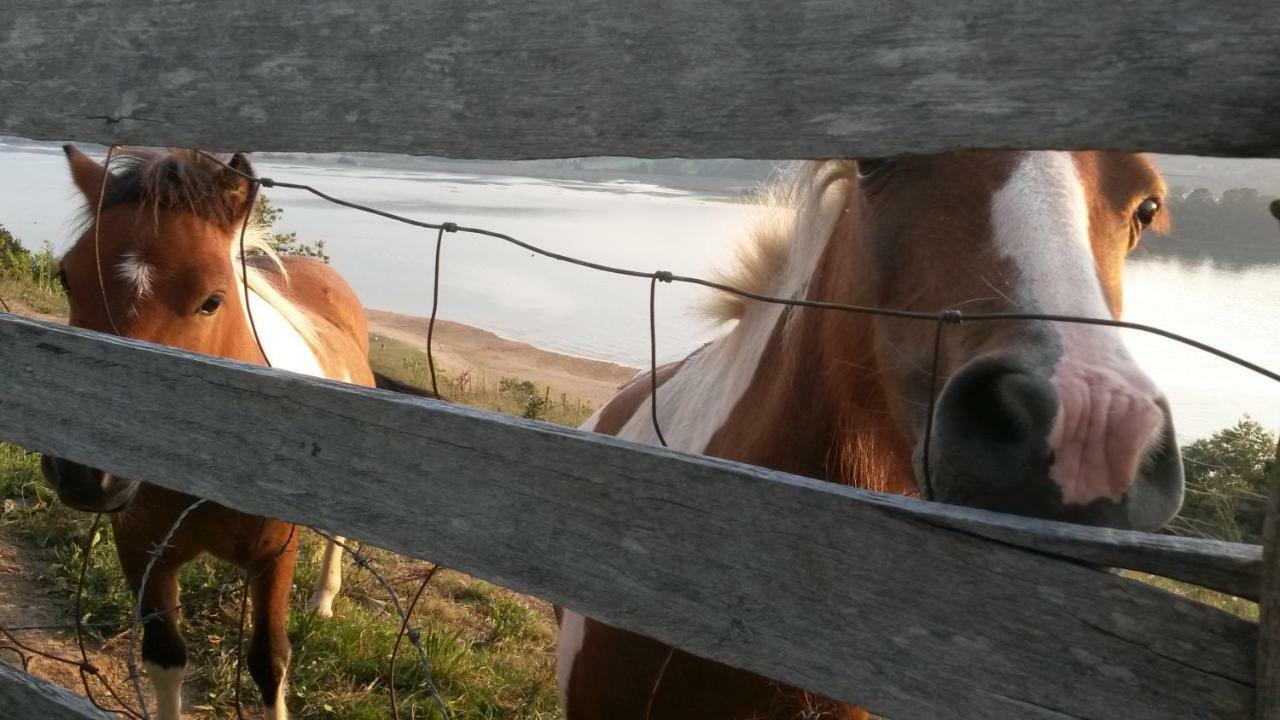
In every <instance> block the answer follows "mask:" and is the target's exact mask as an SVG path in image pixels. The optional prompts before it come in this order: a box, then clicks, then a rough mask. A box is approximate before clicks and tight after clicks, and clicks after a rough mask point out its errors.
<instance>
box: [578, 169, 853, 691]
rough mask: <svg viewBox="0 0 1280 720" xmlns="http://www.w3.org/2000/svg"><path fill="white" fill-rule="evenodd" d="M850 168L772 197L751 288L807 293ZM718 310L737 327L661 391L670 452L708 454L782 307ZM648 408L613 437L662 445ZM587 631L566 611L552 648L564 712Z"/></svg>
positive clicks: (807, 174) (586, 426) (810, 174)
mask: <svg viewBox="0 0 1280 720" xmlns="http://www.w3.org/2000/svg"><path fill="white" fill-rule="evenodd" d="M852 167H853V166H852V164H848V163H807V164H805V165H804V166H803V167H802V168H801V170H800V171H799V172H797V173H796V175H795V177H794V178H793V179H792V180H791V183H792V184H791V186H790V187H789V188H786V189H785V193H778V194H776V195H774V197H786V198H787V202H786V203H783V204H779V205H777V206H775V207H771V208H769V210H768V212H767V214H766V216H765V217H764V218H763V219H762V220H761V222H762V223H766V224H767V229H766V230H763V231H762V230H761V228H760V227H759V226H757V228H756V233H755V234H754V238H753V241H754V242H764V243H771V242H774V241H776V240H777V238H771V237H766V236H765V235H763V234H762V232H764V233H767V232H780V233H785V235H786V237H785V238H784V241H785V243H786V253H785V259H784V261H785V264H784V265H783V266H782V267H768V266H766V264H765V263H763V262H760V261H761V260H764V259H766V258H768V257H772V258H779V256H780V255H782V253H779V252H776V251H770V252H767V253H762V254H761V255H759V256H758V257H757V256H753V257H755V258H756V259H755V260H753V261H752V262H750V263H748V267H747V268H746V271H747V272H750V273H752V274H753V278H752V282H754V283H757V284H758V286H759V290H760V291H761V292H766V293H769V294H773V295H781V296H783V297H793V298H794V297H801V296H803V295H804V293H805V291H806V290H807V289H808V286H809V282H810V279H811V278H812V277H813V275H814V273H815V272H816V270H817V264H818V261H819V260H820V259H821V257H822V254H823V251H824V250H825V249H826V247H827V241H828V240H829V239H830V237H831V233H832V231H833V230H834V228H835V225H836V222H837V221H838V220H839V218H840V215H841V213H842V211H843V210H844V207H845V203H846V197H847V194H848V191H849V186H848V185H847V184H846V183H847V182H851V181H852V173H851V170H852ZM782 212H786V213H788V214H789V218H790V219H789V220H788V221H784V219H783V218H781V217H780V216H779V215H778V213H782ZM774 250H776V247H775V248H774ZM721 307H722V310H723V312H720V313H717V314H718V315H719V316H720V317H721V318H722V319H724V320H729V319H733V318H737V324H736V325H735V326H734V327H733V329H732V330H730V331H729V332H728V333H726V334H725V335H723V336H721V337H720V338H717V339H716V340H714V341H712V342H711V343H710V344H708V345H706V346H704V347H703V348H702V349H701V350H699V351H698V352H696V353H694V355H692V356H691V357H689V358H687V359H686V360H685V363H684V365H683V366H682V367H681V368H680V370H679V372H677V373H676V374H675V375H674V376H673V377H671V378H670V379H668V380H667V382H665V383H664V384H663V385H662V387H661V388H659V389H658V420H659V422H660V423H661V425H662V433H663V436H664V437H665V438H666V439H667V443H668V444H669V445H670V446H671V447H673V448H677V449H681V450H686V451H690V452H702V451H703V450H705V448H706V447H707V445H708V444H709V443H710V442H711V438H712V437H713V436H714V435H715V433H716V431H718V430H719V429H720V428H721V427H722V426H723V425H724V423H725V422H726V421H727V420H728V418H729V415H730V413H732V412H733V408H734V407H735V406H736V405H737V404H738V402H739V401H740V400H741V398H742V396H743V394H745V393H746V391H747V388H748V387H749V386H750V383H751V379H752V377H753V376H754V375H755V371H756V368H757V366H758V365H759V364H760V359H761V357H762V356H763V355H764V352H765V350H766V349H767V348H768V344H769V341H770V339H771V338H772V337H773V332H774V329H775V328H776V327H777V326H778V323H779V322H780V321H781V318H782V311H783V308H782V307H781V306H779V305H773V304H765V303H758V302H752V303H746V304H741V305H737V304H725V305H722V306H721ZM637 377H639V376H637ZM637 381H639V380H638V379H633V380H632V382H637ZM606 405H607V403H606ZM650 407H651V401H650V399H648V398H646V399H645V400H644V402H643V403H641V404H640V405H639V406H638V407H637V408H636V410H635V413H634V414H633V415H632V416H631V418H630V419H629V420H628V421H627V423H626V424H625V425H624V426H623V427H622V429H621V430H620V431H619V432H618V434H617V435H618V437H622V438H627V439H630V440H636V441H639V442H643V443H648V444H651V445H657V444H659V442H658V436H657V434H656V433H655V432H654V430H653V422H652V420H651V413H652V410H651V409H650ZM604 408H605V405H602V406H601V407H600V408H599V409H597V410H596V412H595V414H594V415H592V416H591V417H590V418H589V419H588V420H587V421H586V422H585V423H583V424H582V426H581V429H583V430H593V429H595V426H596V423H597V422H598V421H599V418H600V414H601V413H602V412H603V411H604ZM586 631H587V619H586V618H585V617H583V616H582V615H579V614H578V613H575V612H573V611H572V610H569V609H568V608H565V609H564V612H563V615H562V616H561V619H560V633H559V641H558V646H557V650H556V683H557V685H558V687H559V690H560V701H561V707H566V708H567V707H568V704H567V703H568V696H569V681H570V678H571V676H572V674H573V667H574V663H576V662H577V658H578V655H579V653H581V651H582V644H583V642H584V639H585V637H586Z"/></svg>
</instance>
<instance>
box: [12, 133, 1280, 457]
mask: <svg viewBox="0 0 1280 720" xmlns="http://www.w3.org/2000/svg"><path fill="white" fill-rule="evenodd" d="M258 167H259V170H260V172H261V173H262V174H264V175H273V176H275V177H278V178H280V179H288V180H292V181H295V182H304V183H311V184H314V185H316V186H317V187H319V188H320V189H322V190H325V191H326V192H329V193H330V194H333V195H337V196H340V197H343V198H345V199H350V200H354V201H357V202H363V203H367V204H370V205H374V206H376V207H380V208H385V209H388V210H394V211H396V212H401V213H404V214H409V215H412V216H413V217H417V218H420V219H423V220H430V221H437V222H439V221H446V220H451V221H454V222H458V223H459V224H464V225H472V226H477V227H483V228H486V229H490V230H496V231H500V232H504V233H508V234H511V235H514V236H516V237H519V238H520V239H522V240H525V241H528V242H531V243H534V244H537V245H540V246H543V247H546V248H548V249H550V250H554V251H557V252H561V253H565V254H568V255H573V256H576V257H581V258H585V259H590V260H594V261H597V262H602V263H608V264H614V265H621V266H625V267H631V268H637V269H642V270H657V269H665V270H671V271H674V272H677V273H681V274H688V275H695V276H706V275H708V274H710V272H711V271H712V270H713V269H714V268H715V267H717V266H719V265H720V264H721V263H722V262H723V261H724V259H725V258H727V257H728V256H729V253H730V252H731V249H732V247H733V246H734V244H735V243H736V242H737V239H738V238H739V237H740V236H741V234H742V230H743V228H744V227H745V226H746V224H747V222H748V221H749V219H750V216H751V209H750V207H748V206H746V205H742V204H738V203H736V202H732V201H729V199H728V198H726V197H723V196H719V197H717V196H711V195H702V194H696V193H691V192H686V191H682V190H674V189H670V188H663V187H660V186H657V185H652V184H644V183H632V182H624V181H616V182H610V183H598V182H582V181H572V180H555V181H551V180H539V179H532V178H515V177H502V176H485V175H477V174H465V173H458V174H454V173H438V172H401V171H387V170H378V169H370V168H353V167H346V166H337V165H312V164H274V163H266V162H260V163H258ZM270 197H271V199H272V201H273V202H275V203H276V204H277V205H279V206H280V207H282V208H283V209H284V210H285V215H284V218H283V220H282V222H281V224H280V226H279V228H278V229H279V230H280V231H284V232H288V231H296V232H297V233H298V235H299V237H300V238H302V239H303V240H306V241H314V240H319V239H324V240H326V241H327V243H328V250H329V253H330V254H331V255H332V257H333V264H334V265H335V267H337V269H338V270H339V271H340V272H342V274H343V275H344V276H345V277H346V278H347V279H348V280H349V281H350V282H351V284H352V285H353V286H354V287H355V289H356V291H357V293H359V294H360V296H361V297H362V298H363V300H364V301H365V304H366V305H368V306H369V307H374V308H380V309H386V310H393V311H396V312H402V313H408V314H414V315H425V314H427V313H428V312H429V309H430V298H431V258H432V251H433V246H434V241H435V234H434V233H433V232H431V231H427V230H422V229H418V228H412V227H409V226H406V225H402V224H400V223H396V222H393V221H390V220H385V219H382V218H377V217H373V216H370V215H365V214H361V213H359V212H356V211H353V210H349V209H346V208H341V207H337V206H334V205H331V204H329V203H327V202H324V201H322V200H320V199H319V198H316V197H313V196H311V195H308V194H305V193H302V192H298V191H289V190H284V189H278V190H272V191H271V192H270ZM78 202H79V201H78V199H77V197H76V195H75V193H74V191H73V189H72V187H71V184H70V181H69V179H68V176H67V172H66V169H65V160H64V159H63V156H62V153H61V152H60V151H58V150H57V149H56V148H35V149H32V148H22V149H21V150H10V151H5V149H4V148H3V147H2V146H0V223H3V224H4V225H6V226H8V227H9V228H10V229H11V230H13V232H14V233H15V234H16V235H17V236H18V237H19V238H21V239H22V240H23V241H24V242H26V243H27V245H28V246H38V245H39V244H40V243H41V242H43V241H46V240H47V241H49V242H51V243H53V245H54V246H55V247H56V248H58V249H64V248H65V247H66V246H67V244H68V243H69V241H70V229H71V224H72V220H73V218H74V215H75V212H76V209H77V207H78ZM443 263H444V264H443V272H442V281H441V291H440V314H441V316H442V317H445V318H449V319H452V320H457V321H459V322H464V323H468V324H471V325H475V326H478V327H482V328H485V329H488V330H492V331H494V332H497V333H498V334H500V335H503V336H505V337H509V338H512V339H516V340H522V341H525V342H530V343H533V344H535V345H539V346H541V347H545V348H548V349H552V350H557V351H560V352H565V353H571V354H576V355H584V356H589V357H596V358H602V359H607V360H614V361H619V362H624V363H627V364H631V365H636V366H639V365H643V364H645V363H647V360H648V351H649V350H648V347H649V346H648V312H647V307H648V306H647V302H648V281H647V280H643V279H636V278H623V277H616V276H610V275H605V274H602V273H599V272H596V271H592V270H588V269H585V268H579V267H573V266H569V265H565V264H563V263H558V262H555V261H551V260H548V259H545V258H541V257H538V256H534V255H532V254H531V253H528V252H526V251H523V250H520V249H518V248H515V247H512V246H510V245H507V244H505V243H502V242H501V241H498V240H494V239H490V238H483V237H476V236H469V235H446V236H445V248H444V253H443ZM1278 281H1280V267H1277V266H1264V267H1256V268H1253V269H1249V270H1244V271H1240V272H1233V271H1227V270H1223V269H1219V268H1215V267H1213V266H1211V265H1207V264H1205V265H1190V266H1189V265H1184V264H1179V263H1178V262H1176V261H1170V260H1155V259H1150V258H1146V259H1139V260H1137V261H1135V262H1131V263H1130V265H1129V268H1128V270H1127V272H1126V313H1127V319H1130V320H1134V321H1136V322H1143V323H1149V324H1153V325H1157V326H1160V327H1164V328H1167V329H1169V330H1173V331H1175V332H1179V333H1182V334H1186V335H1190V336H1192V337H1195V338H1197V339H1200V340H1203V341H1206V342H1209V343H1211V344H1214V345H1218V346H1221V347H1222V348H1224V349H1226V350H1228V351H1230V352H1234V353H1237V354H1240V355H1243V356H1245V357H1246V358H1248V359H1250V360H1253V361H1255V362H1258V363H1260V364H1263V365H1280V329H1278V326H1277V323H1276V322H1274V318H1275V315H1276V310H1277V309H1278V308H1280V304H1278V303H1277V299H1278V298H1280V296H1278V295H1277V289H1278V288H1280V282H1278ZM700 292H701V291H699V290H696V289H693V288H689V287H684V286H670V285H662V286H659V295H658V314H657V318H658V336H659V354H660V356H661V357H665V358H672V357H676V356H679V355H682V354H684V353H686V352H688V351H689V350H691V349H693V348H694V347H696V346H697V345H699V344H700V343H702V342H704V341H705V340H707V339H709V338H710V337H711V336H712V335H714V333H715V332H716V331H715V329H714V328H712V327H710V326H709V325H708V324H707V323H706V322H705V321H704V320H702V319H700V318H699V317H698V316H697V313H696V312H695V311H694V310H693V308H694V307H695V306H696V302H697V300H698V298H699V297H700ZM1127 341H1128V343H1129V345H1130V347H1131V348H1132V349H1133V351H1134V353H1135V354H1136V355H1137V356H1138V359H1139V361H1140V362H1141V363H1142V364H1143V365H1144V366H1145V367H1147V368H1148V369H1149V371H1150V372H1151V374H1152V375H1153V376H1154V377H1155V379H1156V380H1157V382H1159V383H1160V385H1161V386H1162V387H1163V388H1164V389H1165V391H1166V392H1167V393H1168V395H1169V397H1170V400H1171V404H1172V405H1173V409H1174V414H1175V418H1176V423H1177V425H1178V429H1179V435H1180V436H1182V437H1183V438H1184V439H1186V438H1190V437H1197V436H1202V435H1204V434H1207V433H1209V432H1212V431H1214V430H1217V429H1219V428H1221V427H1223V426H1225V425H1227V424H1230V423H1232V422H1234V421H1235V420H1236V419H1237V418H1239V417H1240V415H1242V414H1244V413H1246V412H1247V413H1250V414H1252V415H1253V416H1254V417H1255V418H1257V419H1259V420H1260V421H1262V422H1264V423H1267V424H1268V425H1270V426H1272V427H1275V426H1276V425H1277V424H1280V387H1276V386H1274V384H1273V383H1271V382H1270V381H1267V380H1265V379H1262V378H1259V377H1257V376H1255V375H1253V374H1251V373H1249V372H1248V371H1245V370H1242V369H1239V368H1236V367H1234V366H1232V365H1230V364H1228V363H1226V362H1225V361H1221V360H1218V359H1216V358H1213V357H1211V356H1208V355H1205V354H1203V353H1200V352H1198V351H1196V350H1193V349H1191V348H1187V347H1183V346H1181V345H1178V344H1176V343H1173V342H1171V341H1168V340H1164V339H1161V338H1157V337H1152V336H1148V335H1145V334H1138V333H1130V334H1129V336H1128V337H1127Z"/></svg>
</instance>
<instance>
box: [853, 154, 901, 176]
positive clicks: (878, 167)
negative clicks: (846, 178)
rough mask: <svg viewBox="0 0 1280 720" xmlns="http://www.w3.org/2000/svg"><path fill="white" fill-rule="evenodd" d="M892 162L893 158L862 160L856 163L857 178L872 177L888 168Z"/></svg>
mask: <svg viewBox="0 0 1280 720" xmlns="http://www.w3.org/2000/svg"><path fill="white" fill-rule="evenodd" d="M892 162H893V158H887V157H882V158H862V159H861V160H859V161H858V177H860V178H869V177H874V176H876V175H878V174H880V173H882V172H884V170H885V168H887V167H889V165H890V163H892Z"/></svg>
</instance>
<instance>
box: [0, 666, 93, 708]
mask: <svg viewBox="0 0 1280 720" xmlns="http://www.w3.org/2000/svg"><path fill="white" fill-rule="evenodd" d="M0 717H4V718H39V719H40V720H115V716H114V715H111V714H108V713H105V712H103V711H101V710H99V709H97V708H96V707H94V706H93V704H92V703H90V702H89V701H88V699H86V698H84V697H82V696H80V695H77V694H75V693H73V692H71V691H69V690H64V689H62V688H60V687H58V686H57V685H52V684H50V683H48V682H46V681H44V680H41V679H40V678H38V677H34V676H32V675H28V674H26V673H25V672H22V671H21V670H19V669H17V668H13V667H9V666H8V665H5V664H4V663H0Z"/></svg>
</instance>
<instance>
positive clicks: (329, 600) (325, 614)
mask: <svg viewBox="0 0 1280 720" xmlns="http://www.w3.org/2000/svg"><path fill="white" fill-rule="evenodd" d="M307 612H313V613H315V614H316V617H319V618H325V619H328V618H331V617H333V596H332V595H330V594H328V593H325V592H322V591H319V590H317V591H316V592H315V594H314V595H312V596H311V599H310V600H308V601H307Z"/></svg>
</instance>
